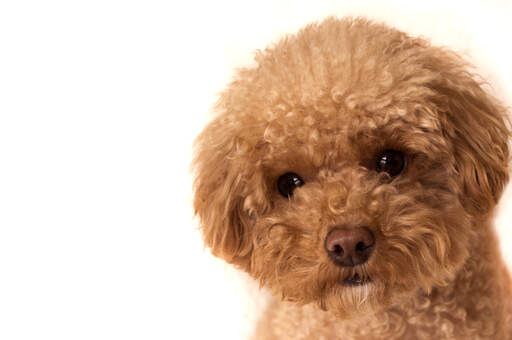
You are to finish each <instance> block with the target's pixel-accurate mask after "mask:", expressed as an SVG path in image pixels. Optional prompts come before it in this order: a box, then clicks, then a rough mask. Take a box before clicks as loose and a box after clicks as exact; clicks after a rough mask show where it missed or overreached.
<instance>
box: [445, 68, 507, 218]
mask: <svg viewBox="0 0 512 340" xmlns="http://www.w3.org/2000/svg"><path fill="white" fill-rule="evenodd" d="M452 61H453V64H452V65H450V67H449V68H446V69H449V70H450V71H448V72H446V74H443V75H442V81H440V82H439V83H437V84H436V85H435V89H436V90H437V92H438V93H439V94H441V98H442V99H441V102H442V103H441V105H440V106H441V108H442V111H443V115H442V116H441V119H444V120H445V122H442V125H443V128H444V133H445V134H447V135H448V136H449V138H450V139H451V140H452V141H454V145H453V149H454V157H455V170H456V171H457V173H458V175H459V178H460V181H461V188H462V190H461V201H462V202H463V204H464V205H465V207H466V209H468V211H469V212H472V213H473V214H485V213H487V212H489V211H490V209H492V207H494V206H495V204H496V203H497V202H498V200H499V198H500V197H501V194H502V192H503V189H504V187H505V185H506V184H507V182H508V178H509V167H508V164H509V148H508V141H509V137H510V136H511V133H510V122H509V119H508V117H507V115H506V110H505V109H504V108H503V107H502V106H501V105H500V104H499V103H498V102H497V100H495V99H494V98H493V97H492V96H490V95H489V94H488V93H487V92H486V91H485V90H484V89H482V87H481V85H480V84H479V83H478V82H477V81H475V79H474V76H473V75H471V74H470V73H468V72H467V70H466V69H465V68H463V66H464V65H463V63H462V62H461V61H460V60H459V59H452ZM443 116H444V118H443Z"/></svg>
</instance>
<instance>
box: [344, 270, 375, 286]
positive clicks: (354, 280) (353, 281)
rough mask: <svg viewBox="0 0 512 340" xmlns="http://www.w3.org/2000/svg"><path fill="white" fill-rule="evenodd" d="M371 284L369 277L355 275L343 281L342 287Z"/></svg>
mask: <svg viewBox="0 0 512 340" xmlns="http://www.w3.org/2000/svg"><path fill="white" fill-rule="evenodd" d="M370 282H371V279H370V278H369V277H363V276H361V275H359V274H358V273H355V274H354V275H352V276H349V277H347V278H346V279H345V280H343V285H345V286H364V285H365V284H368V283H370Z"/></svg>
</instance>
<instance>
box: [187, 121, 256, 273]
mask: <svg viewBox="0 0 512 340" xmlns="http://www.w3.org/2000/svg"><path fill="white" fill-rule="evenodd" d="M224 118H225V117H224ZM224 118H223V117H217V118H216V119H214V121H213V122H211V123H210V124H208V125H207V126H206V128H205V129H204V130H203V132H202V133H201V134H200V135H199V136H198V138H197V140H196V143H195V151H196V154H195V159H194V161H193V168H194V175H195V181H194V210H195V213H196V215H197V216H198V217H199V219H200V229H201V232H202V234H203V238H204V242H205V244H206V245H207V246H208V247H210V248H211V250H212V253H213V254H214V255H215V256H218V257H221V258H223V259H224V260H226V261H227V262H229V263H232V264H235V265H238V266H239V267H241V268H243V269H246V270H248V268H249V263H250V255H251V252H252V239H251V237H252V226H253V223H254V216H255V215H256V214H257V213H258V212H260V211H261V209H260V208H261V207H262V206H264V205H265V204H266V195H265V183H264V182H265V181H264V178H263V175H262V173H261V172H260V171H259V170H258V165H257V164H256V163H257V162H255V161H253V160H252V159H251V156H252V155H253V151H254V150H253V149H252V146H251V145H250V144H249V143H248V142H246V141H244V140H243V138H242V137H241V136H242V135H243V134H244V133H246V131H244V129H243V124H232V123H228V122H226V121H224V120H225V119H224Z"/></svg>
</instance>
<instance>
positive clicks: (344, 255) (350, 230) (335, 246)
mask: <svg viewBox="0 0 512 340" xmlns="http://www.w3.org/2000/svg"><path fill="white" fill-rule="evenodd" d="M374 247H375V236H374V235H373V233H372V231H371V230H370V229H369V228H368V227H334V228H332V229H331V231H330V232H329V234H327V237H326V238H325V250H326V251H327V254H328V255H329V258H330V259H331V260H332V261H333V262H334V263H335V264H336V265H338V266H342V267H353V266H357V265H358V264H362V263H365V262H366V261H367V260H368V259H369V258H370V255H371V253H372V251H373V248H374Z"/></svg>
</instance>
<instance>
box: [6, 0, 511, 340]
mask: <svg viewBox="0 0 512 340" xmlns="http://www.w3.org/2000/svg"><path fill="white" fill-rule="evenodd" d="M349 14H352V15H359V14H362V15H366V16H368V17H370V18H375V19H378V20H380V21H384V22H387V23H389V24H391V25H394V26H396V27H398V28H399V29H402V30H406V31H408V32H409V33H411V34H413V35H423V36H425V37H429V38H430V39H431V40H432V41H433V43H435V44H438V45H447V46H450V47H451V48H453V49H455V50H457V51H459V52H461V53H463V54H467V55H470V56H471V57H472V61H473V63H474V64H476V65H477V67H478V69H479V71H480V73H481V74H482V75H483V76H484V77H486V78H487V79H489V80H490V82H491V83H492V84H493V86H494V91H495V94H496V95H497V96H498V97H500V98H501V99H502V100H504V101H505V102H506V103H507V104H508V105H511V104H512V50H511V46H512V44H511V35H512V24H511V21H512V20H511V18H512V5H511V2H508V1H486V2H485V3H484V1H477V2H474V1H473V2H472V1H417V2H416V1H389V0H388V1H357V0H355V1H314V2H313V1H305V2H299V1H237V2H235V1H233V2H227V1H204V2H193V1H189V2H171V1H111V0H105V1H2V2H0V339H203V338H208V339H247V337H248V334H250V332H251V329H252V325H253V323H254V320H255V319H256V318H257V316H258V312H259V310H260V308H261V306H262V305H264V302H265V295H264V294H261V293H259V292H258V290H257V287H256V285H255V284H254V283H253V282H252V281H250V279H248V278H247V277H246V276H245V275H240V274H239V273H237V272H236V271H234V270H232V269H231V267H229V266H227V265H225V264H223V262H221V261H219V260H214V259H212V258H211V256H210V255H209V254H208V253H207V251H203V247H202V244H201V241H200V235H199V234H198V232H197V230H195V229H194V228H195V227H196V226H197V221H195V220H193V218H192V214H193V212H192V208H191V200H192V194H191V176H190V174H189V172H188V171H189V164H190V159H191V145H192V141H193V138H194V136H195V135H196V134H197V133H198V132H199V131H200V130H201V127H202V126H203V124H204V122H205V121H206V120H207V119H208V118H207V117H208V116H207V113H208V110H209V108H210V107H211V104H212V103H213V102H214V101H215V99H216V93H218V92H219V91H220V90H221V89H222V88H223V86H224V85H225V84H226V82H227V81H229V79H230V77H231V76H232V75H233V69H234V68H236V67H241V66H244V65H250V64H251V63H252V57H253V51H254V50H256V49H263V48H265V46H266V45H267V44H268V43H270V42H272V41H275V40H276V39H278V38H279V37H280V36H282V34H284V33H292V32H294V31H296V30H297V29H298V28H300V27H301V26H303V25H304V24H306V23H308V22H310V21H313V20H318V19H321V18H323V17H325V16H327V15H338V16H343V15H349ZM511 191H512V190H511V189H510V188H509V190H508V191H507V193H506V196H505V198H504V200H503V202H502V206H501V209H500V211H499V214H498V221H497V225H498V230H499V233H500V235H501V238H502V247H503V248H504V251H505V256H506V258H507V259H508V261H509V262H510V263H511V264H512V230H511V229H512V228H511V227H510V226H509V225H510V222H511V221H512V200H511V198H510V197H511Z"/></svg>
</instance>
